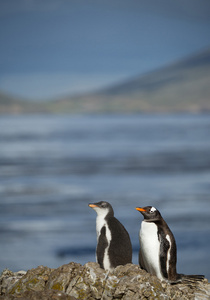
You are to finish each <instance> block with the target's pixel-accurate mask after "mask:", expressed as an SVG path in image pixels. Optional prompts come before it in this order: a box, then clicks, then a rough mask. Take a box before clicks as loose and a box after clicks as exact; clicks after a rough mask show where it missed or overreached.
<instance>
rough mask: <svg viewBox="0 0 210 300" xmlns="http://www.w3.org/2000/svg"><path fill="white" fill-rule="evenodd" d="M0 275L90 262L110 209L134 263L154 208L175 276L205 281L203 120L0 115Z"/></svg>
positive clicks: (207, 128) (207, 169)
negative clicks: (99, 220)
mask: <svg viewBox="0 0 210 300" xmlns="http://www.w3.org/2000/svg"><path fill="white" fill-rule="evenodd" d="M0 128H1V130H0V170H1V171H0V253H1V255H0V271H2V270H3V269H4V268H9V269H11V270H13V271H17V270H22V269H24V270H27V269H30V268H32V267H33V268H35V267H37V266H38V265H45V266H48V267H52V268H56V267H58V266H60V265H62V264H65V263H68V262H70V261H75V262H79V263H81V264H84V263H86V262H88V261H95V246H96V232H95V222H96V213H95V212H94V211H93V210H92V209H90V208H89V207H88V203H89V202H97V201H100V200H106V201H109V202H110V203H111V204H112V206H113V208H114V211H115V216H116V217H117V218H118V219H119V220H120V221H121V222H122V223H123V224H124V225H125V227H126V228H127V230H128V232H129V233H130V236H131V240H132V244H133V262H134V263H138V259H137V257H138V250H139V241H138V232H139V227H140V222H141V221H142V219H143V217H142V215H141V214H140V213H139V212H137V211H136V210H135V207H136V206H146V205H152V206H155V207H156V208H158V209H159V210H160V211H161V213H162V216H163V217H164V219H165V220H166V222H167V223H168V225H169V226H170V228H171V230H172V232H173V233H174V235H175V238H176V241H177V248H178V271H179V272H180V273H185V274H205V275H206V277H207V278H208V279H210V115H207V114H200V115H199V114H196V115H185V114H182V115H123V116H122V115H88V116H86V115H78V116H69V115H66V116H51V115H37V116H1V118H0Z"/></svg>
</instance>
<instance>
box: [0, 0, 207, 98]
mask: <svg viewBox="0 0 210 300" xmlns="http://www.w3.org/2000/svg"><path fill="white" fill-rule="evenodd" d="M209 46H210V1H209V0H176V1H174V0H142V1H141V0H106V1H105V0H104V1H103V0H75V1H72V0H9V1H8V0H0V90H1V91H3V92H6V93H10V94H13V95H16V96H19V97H24V98H29V99H39V100H40V99H50V98H56V97H58V96H60V95H61V96H62V95H71V94H77V93H82V92H86V91H90V90H94V89H98V88H100V87H104V86H107V85H109V84H112V83H115V82H116V83H117V82H119V81H121V80H124V79H127V78H130V77H132V76H136V75H140V74H144V73H145V72H149V71H151V70H154V69H156V68H159V67H161V66H164V65H166V64H168V63H170V62H174V61H176V60H179V59H181V58H183V57H185V56H188V55H191V54H194V53H196V52H197V51H200V50H202V49H204V48H206V47H209Z"/></svg>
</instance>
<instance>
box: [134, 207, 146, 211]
mask: <svg viewBox="0 0 210 300" xmlns="http://www.w3.org/2000/svg"><path fill="white" fill-rule="evenodd" d="M136 210H138V211H146V209H144V208H141V207H136Z"/></svg>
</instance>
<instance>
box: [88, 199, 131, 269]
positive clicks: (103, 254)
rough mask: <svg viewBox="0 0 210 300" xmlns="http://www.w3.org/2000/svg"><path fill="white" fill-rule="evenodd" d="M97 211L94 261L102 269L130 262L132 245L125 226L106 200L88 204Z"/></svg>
mask: <svg viewBox="0 0 210 300" xmlns="http://www.w3.org/2000/svg"><path fill="white" fill-rule="evenodd" d="M88 205H89V207H91V208H93V209H94V210H95V211H96V213H97V218H96V233H97V247H96V261H97V262H98V263H99V265H100V267H101V268H102V269H105V270H108V271H111V270H112V269H114V268H115V267H117V266H119V265H125V264H127V263H132V245H131V241H130V237H129V234H128V232H127V230H126V229H125V227H124V226H123V225H122V224H121V223H120V222H119V221H118V220H117V219H116V218H115V217H114V211H113V208H112V206H111V204H109V203H108V202H105V201H100V202H97V203H90V204H88Z"/></svg>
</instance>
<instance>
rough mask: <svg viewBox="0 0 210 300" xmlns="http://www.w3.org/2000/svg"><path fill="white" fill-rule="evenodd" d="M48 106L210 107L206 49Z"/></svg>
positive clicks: (112, 109)
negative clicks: (143, 73) (126, 79)
mask: <svg viewBox="0 0 210 300" xmlns="http://www.w3.org/2000/svg"><path fill="white" fill-rule="evenodd" d="M52 109H53V110H54V111H57V110H59V111H66V110H67V111H83V112H84V111H88V112H104V111H105V112H176V111H191V112H197V111H207V110H210V49H208V50H206V51H204V52H202V53H199V54H198V55H195V56H193V57H190V58H188V59H184V60H182V61H179V62H177V63H173V64H171V65H169V66H166V67H164V68H161V69H158V70H156V71H154V72H151V73H148V74H145V75H144V76H139V77H136V78H133V79H130V80H128V81H126V82H123V83H121V84H118V85H114V86H112V87H110V88H107V89H104V90H99V91H97V92H95V93H90V94H87V95H81V96H78V97H74V98H68V97H67V98H66V99H62V100H59V101H56V102H55V103H53V105H52Z"/></svg>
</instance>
